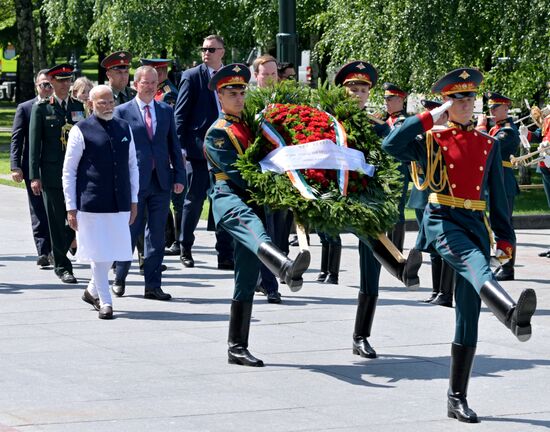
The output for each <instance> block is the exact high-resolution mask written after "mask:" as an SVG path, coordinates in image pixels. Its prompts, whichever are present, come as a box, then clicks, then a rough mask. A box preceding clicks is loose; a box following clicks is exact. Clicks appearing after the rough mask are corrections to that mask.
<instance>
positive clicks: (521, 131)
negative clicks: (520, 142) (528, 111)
mask: <svg viewBox="0 0 550 432" xmlns="http://www.w3.org/2000/svg"><path fill="white" fill-rule="evenodd" d="M519 135H520V136H522V137H525V138H527V135H529V129H527V126H525V125H521V126H520V127H519Z"/></svg>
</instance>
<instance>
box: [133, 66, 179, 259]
mask: <svg viewBox="0 0 550 432" xmlns="http://www.w3.org/2000/svg"><path fill="white" fill-rule="evenodd" d="M140 62H141V64H142V66H151V67H154V68H155V70H156V71H157V75H158V78H159V84H158V88H157V93H156V94H155V100H156V101H159V102H165V103H167V104H168V105H170V106H172V107H174V105H176V100H177V99H178V89H177V87H176V86H175V85H174V84H172V82H171V81H170V80H169V79H168V65H169V64H170V63H172V60H170V59H144V58H142V59H140ZM170 200H171V201H172V209H171V211H169V212H168V219H167V220H166V231H165V237H166V246H167V249H166V250H165V251H164V254H165V255H179V254H180V245H179V243H178V238H179V235H180V231H181V218H182V212H183V202H184V201H185V194H176V193H174V192H173V191H172V193H171V196H170Z"/></svg>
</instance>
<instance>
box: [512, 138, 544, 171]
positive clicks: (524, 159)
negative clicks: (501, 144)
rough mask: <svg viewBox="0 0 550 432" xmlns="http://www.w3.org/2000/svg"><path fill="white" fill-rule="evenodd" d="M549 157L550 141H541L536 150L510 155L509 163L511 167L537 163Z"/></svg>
mask: <svg viewBox="0 0 550 432" xmlns="http://www.w3.org/2000/svg"><path fill="white" fill-rule="evenodd" d="M548 157H550V143H549V142H548V141H543V142H542V143H541V144H540V145H539V148H538V149H537V150H535V151H534V152H531V153H527V154H525V155H523V156H518V157H515V156H510V163H511V164H512V167H513V168H519V167H527V166H533V165H537V164H538V163H539V162H541V161H543V160H544V159H546V158H548Z"/></svg>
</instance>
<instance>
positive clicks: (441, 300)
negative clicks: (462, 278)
mask: <svg viewBox="0 0 550 432" xmlns="http://www.w3.org/2000/svg"><path fill="white" fill-rule="evenodd" d="M454 285H455V271H454V270H453V268H452V267H451V266H450V265H449V264H447V263H446V262H445V261H443V260H442V261H441V275H440V279H439V293H438V294H437V296H436V297H435V298H434V299H433V300H432V301H431V302H430V304H433V305H436V306H445V307H450V308H452V307H453V292H454Z"/></svg>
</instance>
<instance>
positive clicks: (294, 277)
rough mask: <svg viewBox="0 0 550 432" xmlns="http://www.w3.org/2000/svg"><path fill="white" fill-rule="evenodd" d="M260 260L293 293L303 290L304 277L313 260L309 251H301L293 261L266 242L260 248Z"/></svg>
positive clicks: (272, 244)
mask: <svg viewBox="0 0 550 432" xmlns="http://www.w3.org/2000/svg"><path fill="white" fill-rule="evenodd" d="M258 258H259V259H260V261H261V262H262V263H263V264H265V266H266V267H267V268H268V269H269V270H270V271H271V273H273V274H274V275H277V276H278V277H280V278H281V279H282V280H284V281H285V282H286V284H287V285H288V287H289V288H290V290H291V291H299V290H300V289H302V284H303V283H304V280H303V279H302V275H303V274H304V273H305V271H306V270H307V268H308V267H309V262H310V260H311V255H310V253H309V251H308V250H303V251H300V253H298V255H297V256H296V258H295V259H294V260H291V259H289V258H288V257H287V256H286V255H285V254H284V253H283V252H282V251H281V250H280V249H279V248H278V247H277V246H275V244H274V243H272V242H264V243H262V244H260V247H259V248H258Z"/></svg>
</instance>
